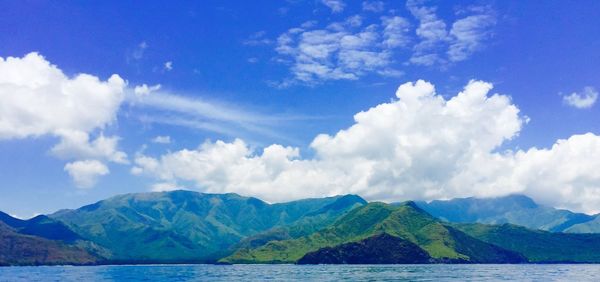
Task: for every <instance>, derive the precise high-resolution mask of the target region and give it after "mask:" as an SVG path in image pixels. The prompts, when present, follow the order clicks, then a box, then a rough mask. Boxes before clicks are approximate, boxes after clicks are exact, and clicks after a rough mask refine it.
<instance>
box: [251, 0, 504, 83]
mask: <svg viewBox="0 0 600 282" xmlns="http://www.w3.org/2000/svg"><path fill="white" fill-rule="evenodd" d="M332 3H333V2H332ZM332 3H329V5H328V6H331V7H334V4H332ZM342 3H343V2H342ZM362 7H363V11H367V12H377V11H381V10H382V9H383V7H384V3H383V2H380V1H365V2H363V3H362ZM332 9H333V11H334V12H335V11H338V12H341V11H342V9H343V5H342V8H338V9H337V10H335V9H334V8H332ZM406 9H407V10H408V11H409V12H410V14H411V15H412V17H414V20H416V25H415V24H413V23H411V22H414V20H412V21H411V20H410V19H408V18H404V17H400V16H394V13H391V16H382V17H379V19H377V20H375V21H373V20H372V17H365V16H363V15H361V14H358V15H354V16H349V17H347V18H346V20H343V21H334V22H325V23H320V24H317V23H316V22H315V21H308V22H306V23H304V24H302V25H300V26H297V27H293V28H290V29H288V31H287V32H285V33H283V34H281V35H280V36H279V37H278V38H277V41H276V44H275V45H276V47H275V51H276V52H277V57H276V59H275V61H277V62H280V63H283V64H287V65H288V66H289V70H290V73H291V77H288V78H285V79H282V80H280V81H276V82H273V81H271V82H270V83H271V85H272V86H275V87H287V86H290V85H294V84H308V85H314V84H318V83H322V82H324V81H329V80H356V79H358V78H360V77H362V76H366V75H369V74H379V75H384V76H385V75H388V76H389V75H390V74H393V76H399V75H400V74H402V69H401V68H402V67H405V66H406V65H421V66H434V67H440V68H446V67H447V66H448V65H450V64H453V63H456V62H460V61H463V60H466V59H468V58H469V57H470V56H471V55H472V54H473V53H475V52H477V51H479V50H481V49H483V47H484V46H485V42H486V41H487V40H489V39H490V38H491V37H492V35H493V33H492V28H493V26H494V25H495V24H496V15H495V13H494V11H493V10H492V9H491V8H489V7H485V6H477V7H469V8H466V9H461V10H460V12H458V13H456V18H455V19H454V20H449V21H448V20H444V19H442V18H440V17H438V8H437V7H436V6H432V5H425V2H424V1H413V0H409V1H407V3H406ZM264 36H265V34H264V33H257V34H255V35H253V38H257V39H255V40H254V41H251V42H255V41H257V40H258V39H259V38H260V40H265V39H266V37H264ZM260 40H258V42H260Z"/></svg>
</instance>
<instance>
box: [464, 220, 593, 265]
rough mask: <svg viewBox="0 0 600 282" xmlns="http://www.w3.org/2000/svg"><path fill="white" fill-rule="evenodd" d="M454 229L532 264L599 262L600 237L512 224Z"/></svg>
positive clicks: (469, 225)
mask: <svg viewBox="0 0 600 282" xmlns="http://www.w3.org/2000/svg"><path fill="white" fill-rule="evenodd" d="M454 226H455V227H456V228H457V229H459V230H461V231H463V232H465V233H466V234H469V235H470V236H473V237H475V238H477V239H480V240H482V241H485V242H488V243H490V244H494V245H497V246H500V247H502V248H505V249H507V250H512V251H515V252H518V253H521V254H523V255H525V256H526V257H527V258H528V259H529V260H530V261H531V262H545V263H549V262H557V263H573V262H574V263H585V262H588V263H599V262H600V234H571V233H552V232H548V231H542V230H531V229H527V228H525V227H522V226H517V225H511V224H503V225H483V224H455V225H454Z"/></svg>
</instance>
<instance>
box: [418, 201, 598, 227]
mask: <svg viewBox="0 0 600 282" xmlns="http://www.w3.org/2000/svg"><path fill="white" fill-rule="evenodd" d="M417 205H419V207H421V208H422V209H424V210H425V211H427V212H428V213H429V214H431V215H433V216H435V217H437V218H440V219H442V220H445V221H449V222H461V223H471V222H477V223H486V224H503V223H511V224H516V225H521V226H525V227H528V228H532V229H540V230H547V231H552V232H570V233H598V232H600V216H599V215H587V214H583V213H574V212H571V211H568V210H563V209H555V208H552V207H546V206H542V205H538V204H537V203H535V202H534V201H533V200H532V199H531V198H529V197H527V196H523V195H509V196H506V197H499V198H487V199H478V198H457V199H452V200H448V201H432V202H429V203H426V202H417Z"/></svg>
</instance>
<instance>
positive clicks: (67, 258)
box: [0, 222, 102, 265]
mask: <svg viewBox="0 0 600 282" xmlns="http://www.w3.org/2000/svg"><path fill="white" fill-rule="evenodd" d="M101 261H102V258H100V257H98V256H96V255H94V254H92V253H89V252H88V251H86V250H85V249H83V248H80V247H77V246H72V245H67V244H65V243H64V242H61V241H53V240H48V239H44V238H40V237H37V236H31V235H24V234H21V233H18V232H16V230H14V229H13V228H12V227H10V226H8V225H6V224H5V223H4V222H0V265H49V264H78V265H84V264H95V263H98V262H101Z"/></svg>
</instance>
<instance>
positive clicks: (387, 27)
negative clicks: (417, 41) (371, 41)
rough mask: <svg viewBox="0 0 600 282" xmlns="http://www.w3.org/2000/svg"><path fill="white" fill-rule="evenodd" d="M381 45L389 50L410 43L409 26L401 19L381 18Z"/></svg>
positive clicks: (396, 17)
mask: <svg viewBox="0 0 600 282" xmlns="http://www.w3.org/2000/svg"><path fill="white" fill-rule="evenodd" d="M381 22H382V25H383V44H384V45H385V46H387V47H390V48H395V47H405V46H406V45H408V43H409V42H410V37H409V36H408V32H409V28H410V24H409V23H408V21H407V20H406V19H404V18H402V17H398V16H395V17H382V18H381Z"/></svg>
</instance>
